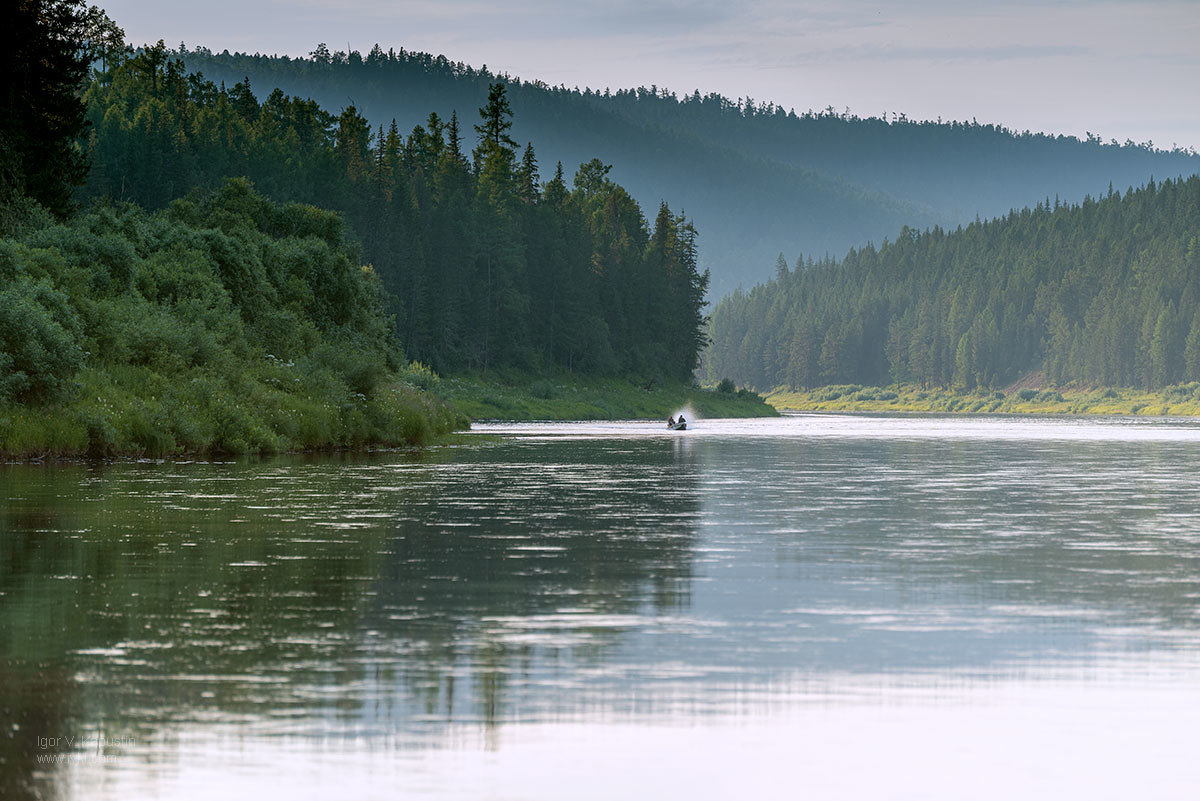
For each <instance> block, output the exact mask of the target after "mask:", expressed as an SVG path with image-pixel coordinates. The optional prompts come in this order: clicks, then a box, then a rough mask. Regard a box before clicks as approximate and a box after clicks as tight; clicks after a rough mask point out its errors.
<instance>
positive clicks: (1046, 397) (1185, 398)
mask: <svg viewBox="0 0 1200 801" xmlns="http://www.w3.org/2000/svg"><path fill="white" fill-rule="evenodd" d="M766 400H767V402H768V403H770V404H771V405H773V406H775V407H776V408H777V409H780V410H786V411H810V412H930V413H940V414H1078V415H1142V416H1163V417H1167V416H1178V417H1192V416H1200V383H1197V382H1193V383H1190V384H1179V385H1176V386H1173V387H1167V388H1165V389H1162V390H1158V391H1155V392H1148V391H1146V390H1139V389H1116V388H1099V389H1095V388H1092V389H1087V388H1070V387H1066V388H1060V389H1052V388H1033V387H1027V388H1023V389H1016V390H1013V391H1011V392H1007V393H1006V392H1002V391H999V390H996V391H991V392H955V391H953V390H948V389H922V388H921V387H919V386H917V385H914V384H894V385H892V386H889V387H863V386H859V385H857V384H848V385H838V386H828V387H817V388H814V389H809V390H799V391H791V390H781V389H779V390H775V391H774V392H771V393H769V394H768V395H767V396H766Z"/></svg>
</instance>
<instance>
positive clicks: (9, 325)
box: [0, 279, 83, 400]
mask: <svg viewBox="0 0 1200 801" xmlns="http://www.w3.org/2000/svg"><path fill="white" fill-rule="evenodd" d="M79 328H80V324H79V319H78V317H76V315H75V312H74V311H72V310H71V307H70V305H69V303H68V302H67V297H66V295H64V294H63V293H62V292H59V291H58V290H56V289H54V288H53V287H51V286H50V284H49V283H46V282H45V281H39V282H37V283H34V282H32V281H30V280H28V279H21V280H18V281H15V282H14V283H13V284H12V285H11V286H10V287H9V288H7V289H5V290H4V291H2V292H0V400H49V399H52V398H54V397H56V396H58V395H60V394H61V393H62V392H63V391H64V390H65V389H67V388H68V386H69V381H70V379H71V377H72V376H74V375H75V373H76V372H77V371H78V370H79V368H80V366H81V365H82V364H83V351H82V349H81V348H80V347H79V345H78V344H77V343H76V338H77V336H78V332H79Z"/></svg>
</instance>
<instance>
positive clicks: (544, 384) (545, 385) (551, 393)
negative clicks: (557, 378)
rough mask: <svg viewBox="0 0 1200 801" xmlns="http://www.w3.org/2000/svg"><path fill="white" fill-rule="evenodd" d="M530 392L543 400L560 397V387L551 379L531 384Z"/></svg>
mask: <svg viewBox="0 0 1200 801" xmlns="http://www.w3.org/2000/svg"><path fill="white" fill-rule="evenodd" d="M529 394H530V395H532V396H533V397H535V398H541V399H542V400H551V399H553V398H556V397H558V389H557V388H556V387H555V386H554V385H553V384H551V383H550V382H549V381H546V380H545V379H542V380H539V381H534V382H533V383H532V384H530V385H529Z"/></svg>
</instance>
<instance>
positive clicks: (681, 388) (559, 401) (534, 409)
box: [430, 371, 778, 420]
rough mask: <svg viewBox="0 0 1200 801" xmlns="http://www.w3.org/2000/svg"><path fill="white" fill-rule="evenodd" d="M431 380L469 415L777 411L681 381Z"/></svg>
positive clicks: (494, 376) (503, 376) (621, 416)
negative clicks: (683, 410)
mask: <svg viewBox="0 0 1200 801" xmlns="http://www.w3.org/2000/svg"><path fill="white" fill-rule="evenodd" d="M435 381H436V385H431V386H430V388H431V389H432V391H433V392H434V393H435V394H437V395H438V396H439V397H441V398H443V399H445V400H447V401H449V402H450V403H451V404H453V405H454V407H455V408H457V409H459V410H460V411H462V412H463V413H465V414H467V415H469V416H470V417H471V418H472V419H474V420H627V419H639V418H640V419H664V420H665V419H666V418H667V416H668V415H672V414H675V413H677V412H678V411H679V410H680V409H682V408H684V407H689V408H691V409H692V410H694V412H695V414H697V415H698V416H700V417H769V416H774V415H776V414H778V412H777V411H776V410H775V409H774V408H773V407H772V406H769V405H768V404H767V403H765V402H764V401H763V399H762V397H760V396H758V395H755V394H754V393H751V392H746V391H741V392H717V391H716V390H707V389H699V388H697V387H694V386H690V385H687V384H684V383H654V384H652V385H650V386H649V387H647V386H646V385H644V384H638V383H635V382H632V381H628V380H623V379H618V378H597V377H589V376H579V375H572V374H569V373H559V374H552V375H549V376H534V375H529V374H525V373H498V372H495V371H493V372H489V373H488V374H486V375H482V374H472V375H463V376H456V377H453V378H442V379H435Z"/></svg>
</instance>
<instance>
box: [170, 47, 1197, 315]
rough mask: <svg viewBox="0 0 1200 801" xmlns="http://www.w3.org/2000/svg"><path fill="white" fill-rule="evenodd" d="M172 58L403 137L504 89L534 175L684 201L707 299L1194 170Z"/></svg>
mask: <svg viewBox="0 0 1200 801" xmlns="http://www.w3.org/2000/svg"><path fill="white" fill-rule="evenodd" d="M177 52H178V53H179V54H180V55H181V56H182V57H183V58H184V60H185V61H186V62H187V64H188V66H189V68H191V69H199V70H201V71H203V72H204V73H205V74H206V75H208V76H209V77H210V78H212V79H214V80H225V81H226V82H227V83H229V84H233V83H234V82H236V81H241V80H242V79H243V77H244V76H249V77H250V80H251V81H253V83H254V84H255V85H257V86H269V87H276V86H278V87H281V88H282V89H283V90H284V91H285V92H287V93H290V94H294V95H298V96H300V97H312V98H315V99H316V100H317V101H319V102H321V103H323V104H325V105H326V106H327V107H329V108H335V109H336V108H341V107H342V105H344V104H345V103H347V102H348V100H347V98H353V99H354V100H353V102H354V103H355V104H356V106H357V108H358V110H359V112H361V113H362V114H364V115H365V116H366V117H367V118H368V119H371V120H372V121H373V122H374V123H376V124H377V123H381V122H382V123H384V124H386V123H387V121H388V120H391V119H393V118H394V119H396V120H397V121H398V122H399V123H400V126H401V128H402V129H406V128H408V127H411V126H413V125H415V124H418V123H422V122H423V121H424V118H425V116H426V115H427V114H428V113H429V111H430V110H433V111H436V112H437V113H438V114H440V115H441V116H442V117H443V118H448V117H449V115H450V113H451V112H452V111H454V110H456V109H457V110H458V111H459V113H460V114H465V113H466V110H469V109H473V108H476V107H478V106H480V105H483V103H484V102H485V99H486V97H487V93H488V87H489V85H491V84H492V83H494V82H496V81H497V80H504V81H505V82H506V83H507V89H508V95H509V97H510V99H511V103H512V108H513V110H514V112H515V113H516V117H517V120H518V121H519V127H520V135H517V136H514V138H516V139H518V140H519V141H521V142H524V141H526V140H529V139H532V140H533V141H534V142H536V143H537V145H538V151H539V153H540V154H541V155H542V156H543V158H544V159H546V163H554V161H556V160H557V161H562V162H563V163H564V164H577V163H580V162H582V161H586V160H588V159H590V158H592V157H593V156H596V157H599V158H600V159H602V160H603V161H604V162H605V163H610V164H613V165H615V166H614V172H613V176H614V178H615V179H616V180H618V181H619V182H620V183H621V184H622V185H623V186H625V187H626V188H627V189H628V190H629V191H630V193H631V194H632V195H633V196H634V197H635V198H638V199H639V200H640V201H642V202H643V203H646V204H649V203H657V202H658V201H659V200H660V199H662V198H666V199H667V200H668V201H670V203H671V205H672V206H673V207H679V206H680V205H681V204H685V206H684V207H685V208H686V210H687V212H688V214H689V216H690V217H691V218H692V219H693V220H694V221H695V223H696V225H697V226H698V227H699V228H700V230H701V231H703V232H704V236H705V239H704V264H705V265H706V266H709V267H711V269H712V271H713V281H714V284H713V288H714V290H716V292H717V293H718V294H724V293H726V292H728V291H730V290H732V289H733V288H735V287H736V286H737V285H738V283H739V282H746V284H747V285H749V283H752V282H757V281H760V280H763V279H766V278H768V277H769V274H770V273H769V271H770V264H771V261H770V260H771V259H772V258H773V257H774V255H775V253H776V252H778V251H779V250H783V251H785V252H788V253H801V252H803V253H813V254H823V253H844V252H845V251H846V250H847V249H848V248H850V247H852V246H854V247H859V246H861V245H863V244H865V243H866V242H868V241H874V242H879V241H881V240H882V239H883V238H884V237H885V236H891V235H894V232H895V231H897V230H899V229H900V227H901V226H902V225H906V224H907V225H909V226H913V227H917V228H925V227H928V226H932V225H934V224H938V225H942V226H948V227H951V228H953V227H955V226H957V225H959V224H966V223H969V222H971V221H972V220H974V219H976V216H977V215H980V216H983V217H992V216H996V215H1001V214H1006V213H1008V211H1009V210H1010V209H1013V208H1023V207H1025V206H1032V205H1034V204H1035V203H1037V202H1039V201H1041V200H1042V199H1043V198H1047V197H1049V198H1054V197H1056V196H1058V197H1061V198H1062V199H1063V200H1064V201H1071V202H1079V201H1082V199H1083V197H1084V195H1085V194H1087V193H1091V194H1092V195H1093V196H1095V195H1098V194H1102V193H1103V192H1104V191H1105V189H1106V187H1107V186H1109V184H1110V183H1111V184H1112V185H1114V186H1116V187H1117V188H1118V189H1120V190H1124V189H1125V188H1126V187H1133V186H1141V185H1143V184H1145V183H1146V181H1147V180H1149V179H1150V178H1151V177H1155V178H1159V179H1162V178H1171V177H1174V176H1177V175H1185V176H1186V175H1191V174H1194V173H1196V172H1197V171H1198V170H1200V156H1197V155H1196V154H1195V153H1193V152H1191V151H1187V150H1179V149H1174V150H1170V151H1162V150H1158V149H1155V148H1154V147H1153V146H1152V145H1151V144H1150V143H1144V144H1134V143H1133V142H1126V143H1124V144H1117V143H1116V142H1112V141H1108V142H1103V141H1101V140H1100V138H1099V137H1098V136H1095V135H1092V136H1089V138H1088V139H1087V140H1085V141H1081V140H1079V139H1076V138H1074V137H1066V136H1050V135H1044V134H1037V133H1030V132H1028V131H1025V132H1016V131H1011V130H1008V129H1006V128H1003V127H1001V126H996V125H985V124H979V123H976V122H975V121H970V122H944V123H943V122H941V121H938V122H924V121H914V120H908V119H906V118H905V117H904V116H903V115H897V114H891V115H887V114H884V115H881V116H880V117H865V118H864V117H859V116H855V115H853V114H850V113H848V112H836V111H834V110H833V109H832V108H830V109H825V110H824V111H819V112H808V113H802V114H797V113H795V112H793V111H791V110H785V109H783V108H780V107H779V106H776V105H774V104H769V103H767V104H764V103H758V102H755V101H753V100H751V99H750V98H744V99H741V100H737V101H734V100H730V99H728V98H725V97H722V96H720V95H715V94H708V95H701V94H699V93H692V94H690V95H687V94H685V95H679V96H677V95H675V94H673V93H670V92H667V91H665V90H661V89H657V88H656V87H649V88H638V89H632V90H622V91H616V92H609V91H607V90H604V91H592V90H587V89H585V90H583V91H580V90H579V89H569V88H567V87H563V86H558V87H552V86H547V85H545V84H543V83H540V82H537V81H533V82H525V81H520V80H517V79H515V78H510V77H509V76H498V75H495V74H493V73H492V72H490V71H489V70H488V69H487V68H486V67H483V68H474V67H471V66H469V65H465V64H462V63H457V62H453V61H450V60H448V59H446V58H444V57H442V56H437V57H435V56H431V55H428V54H425V53H415V52H408V51H405V50H403V49H399V50H391V49H386V48H379V47H376V48H374V49H373V50H371V51H370V52H369V53H365V54H363V53H358V52H355V51H353V50H351V51H349V52H340V51H339V52H330V51H329V49H328V48H326V47H325V46H323V45H322V46H319V47H318V48H317V49H316V50H315V51H314V52H313V54H312V56H311V57H310V58H303V59H292V58H288V57H274V56H263V55H248V54H241V53H237V54H230V53H227V52H226V53H212V52H209V51H207V50H205V49H203V48H200V49H190V50H184V49H181V50H180V51H177ZM684 88H686V87H684Z"/></svg>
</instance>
